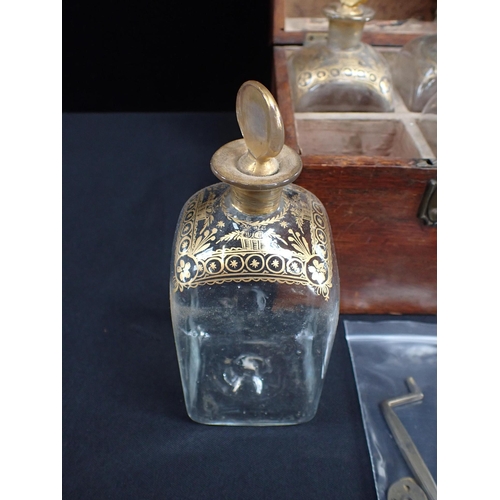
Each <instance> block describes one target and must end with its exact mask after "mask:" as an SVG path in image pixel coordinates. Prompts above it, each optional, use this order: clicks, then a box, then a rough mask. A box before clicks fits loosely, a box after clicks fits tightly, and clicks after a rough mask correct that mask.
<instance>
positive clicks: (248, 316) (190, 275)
mask: <svg viewBox="0 0 500 500" xmlns="http://www.w3.org/2000/svg"><path fill="white" fill-rule="evenodd" d="M230 192H231V188H230V186H228V185H227V184H223V183H221V184H216V185H213V186H211V187H208V188H206V189H204V190H202V191H200V192H198V193H197V194H195V195H194V196H192V197H191V198H190V199H189V200H188V202H187V203H186V205H185V207H184V209H183V211H182V213H181V216H180V218H179V223H178V226H177V230H176V236H175V239H174V249H173V262H172V275H171V293H170V297H171V311H172V322H173V328H174V335H175V342H176V348H177V355H178V360H179V366H180V373H181V379H182V385H183V390H184V396H185V402H186V407H187V411H188V414H189V416H190V417H191V418H192V419H193V420H195V421H197V422H200V423H204V424H219V425H287V424H298V423H301V422H306V421H308V420H310V419H311V418H312V417H313V416H314V415H315V413H316V410H317V406H318V402H319V398H320V395H321V390H322V386H323V381H324V378H325V373H326V368H327V366H328V360H329V356H330V352H331V348H332V344H333V340H334V335H335V331H336V327H337V322H338V315H339V278H338V271H337V263H336V258H335V252H334V248H333V244H332V240H331V234H330V226H329V221H328V216H327V214H326V212H325V209H324V207H323V205H322V204H321V203H320V201H319V200H318V199H317V198H316V197H315V196H314V195H312V194H311V193H310V192H308V191H306V190H304V189H303V188H300V187H299V186H296V185H294V184H289V185H287V186H285V187H284V188H283V191H282V195H281V201H280V204H279V207H278V209H277V210H275V211H274V212H272V213H268V214H265V215H255V216H250V215H246V214H244V213H242V212H239V211H238V210H237V209H235V208H234V206H233V205H232V204H231V200H230Z"/></svg>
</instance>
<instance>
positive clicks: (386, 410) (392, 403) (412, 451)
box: [380, 377, 437, 500]
mask: <svg viewBox="0 0 500 500" xmlns="http://www.w3.org/2000/svg"><path fill="white" fill-rule="evenodd" d="M406 385H407V386H408V390H409V391H410V392H409V393H408V394H405V395H404V396H399V397H396V398H392V399H386V400H385V401H382V402H381V403H380V407H381V409H382V413H383V414H384V417H385V420H386V422H387V425H388V426H389V429H391V432H392V435H393V436H394V440H395V441H396V443H397V445H398V447H399V450H400V451H401V453H402V454H403V457H404V458H405V460H406V463H407V464H408V467H409V468H410V469H411V471H412V472H413V474H414V476H415V479H416V480H417V482H418V483H419V484H420V486H421V487H422V489H423V490H424V491H425V493H426V494H427V496H428V497H429V499H430V500H437V487H436V482H435V481H434V478H433V477H432V475H431V473H430V472H429V469H428V468H427V465H425V462H424V460H423V459H422V457H421V455H420V453H419V452H418V449H417V447H416V446H415V443H414V442H413V440H412V439H411V437H410V435H409V434H408V432H407V430H406V429H405V426H404V425H403V424H402V423H401V420H400V419H399V417H398V416H397V415H396V412H395V411H394V410H393V408H395V407H397V406H402V405H406V404H410V403H416V402H418V401H422V399H424V394H423V393H422V391H421V390H420V388H419V387H418V385H417V383H416V382H415V380H414V379H413V377H408V378H407V379H406Z"/></svg>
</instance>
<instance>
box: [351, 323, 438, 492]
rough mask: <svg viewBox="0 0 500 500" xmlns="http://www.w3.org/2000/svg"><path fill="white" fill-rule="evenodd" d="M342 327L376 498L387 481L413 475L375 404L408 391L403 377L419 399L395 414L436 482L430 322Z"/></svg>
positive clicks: (434, 338)
mask: <svg viewBox="0 0 500 500" xmlns="http://www.w3.org/2000/svg"><path fill="white" fill-rule="evenodd" d="M344 325H345V331H346V339H347V344H348V346H349V352H350V354H351V359H352V364H353V368H354V376H355V379H356V386H357V390H358V397H359V402H360V406H361V412H362V417H363V425H364V428H365V433H366V438H367V442H368V448H369V451H370V459H371V462H372V469H373V475H374V480H375V486H376V490H377V496H378V498H379V500H382V499H383V500H385V499H386V498H387V491H388V489H389V487H390V486H391V485H392V484H393V483H395V482H396V481H398V480H400V479H402V478H403V477H413V474H412V472H411V470H410V468H409V467H408V465H407V464H406V462H405V459H404V457H403V455H402V454H401V451H400V450H399V448H398V445H397V443H396V441H395V440H394V438H393V436H392V434H391V431H390V429H389V427H388V425H387V423H386V421H385V419H384V416H383V414H382V411H381V408H380V403H381V402H382V401H384V400H387V399H391V398H395V397H399V396H402V395H404V394H407V393H408V387H407V385H406V383H405V380H406V379H408V378H409V377H413V378H414V380H415V381H416V383H417V384H418V386H419V387H420V389H421V391H422V393H423V394H424V399H423V400H422V401H421V402H419V403H415V404H410V405H405V406H401V407H399V408H395V412H396V414H397V416H398V417H399V419H400V420H401V422H402V423H403V425H404V427H405V428H406V430H407V431H408V433H409V434H410V436H411V438H412V440H413V442H414V444H415V445H416V447H417V449H418V451H419V453H420V455H421V457H422V459H423V460H424V462H425V464H426V465H427V468H428V469H429V472H430V473H431V475H432V476H433V478H434V480H435V481H437V443H436V441H437V335H436V330H437V329H436V325H435V324H427V323H419V322H415V321H381V322H366V321H348V320H346V321H344ZM414 479H416V478H414ZM417 482H418V481H417Z"/></svg>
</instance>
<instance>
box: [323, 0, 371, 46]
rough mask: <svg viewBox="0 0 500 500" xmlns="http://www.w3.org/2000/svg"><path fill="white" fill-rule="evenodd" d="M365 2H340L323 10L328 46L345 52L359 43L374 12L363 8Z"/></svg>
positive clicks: (349, 0)
mask: <svg viewBox="0 0 500 500" xmlns="http://www.w3.org/2000/svg"><path fill="white" fill-rule="evenodd" d="M365 2H366V0H341V2H340V3H334V4H332V5H330V6H328V7H326V8H325V9H324V13H325V16H326V17H327V18H328V45H329V46H330V47H332V48H337V49H341V50H346V49H350V48H354V47H356V46H358V45H359V43H360V42H361V35H362V33H363V28H364V25H365V23H366V22H367V21H369V20H370V19H372V18H373V16H374V14H375V11H374V10H373V9H371V8H369V7H365V6H364V5H362V4H364V3H365Z"/></svg>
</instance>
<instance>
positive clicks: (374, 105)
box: [289, 0, 394, 112]
mask: <svg viewBox="0 0 500 500" xmlns="http://www.w3.org/2000/svg"><path fill="white" fill-rule="evenodd" d="M364 1H365V0H361V1H360V0H342V3H335V4H332V5H331V6H329V7H327V8H326V9H325V10H324V12H325V15H326V16H327V17H328V20H329V28H328V38H327V41H326V43H324V42H317V43H314V44H312V45H310V46H308V47H304V48H302V49H301V50H299V51H297V52H296V53H295V54H293V56H291V57H290V61H289V72H290V75H291V87H292V94H293V98H294V104H295V111H298V112H306V111H341V112H349V111H365V112H386V111H394V105H393V96H392V82H391V75H390V71H389V67H388V65H387V63H386V61H385V59H384V58H383V57H382V56H381V55H380V54H379V53H377V52H376V51H375V50H374V49H373V48H372V47H371V46H370V45H367V44H366V43H363V42H361V35H362V32H363V27H364V24H365V22H366V21H368V20H370V19H371V18H372V17H373V15H374V11H373V9H370V8H368V7H364V6H362V5H360V4H361V3H364Z"/></svg>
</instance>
